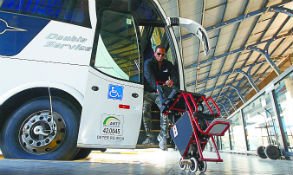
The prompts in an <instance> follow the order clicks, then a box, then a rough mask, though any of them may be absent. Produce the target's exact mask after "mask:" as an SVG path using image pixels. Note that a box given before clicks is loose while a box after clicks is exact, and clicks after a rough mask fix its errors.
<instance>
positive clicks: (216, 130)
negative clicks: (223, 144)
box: [204, 118, 230, 136]
mask: <svg viewBox="0 0 293 175" xmlns="http://www.w3.org/2000/svg"><path fill="white" fill-rule="evenodd" d="M229 126H230V122H229V121H228V120H226V119H224V118H216V119H214V120H213V121H212V122H211V123H210V124H209V126H208V127H207V128H206V130H205V131H204V133H205V134H207V135H215V136H223V135H224V134H225V132H226V131H227V130H228V129H229Z"/></svg>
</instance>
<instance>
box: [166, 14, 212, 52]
mask: <svg viewBox="0 0 293 175" xmlns="http://www.w3.org/2000/svg"><path fill="white" fill-rule="evenodd" d="M169 20H170V24H171V26H180V27H184V28H185V29H187V31H189V32H190V33H191V34H193V35H195V36H196V37H197V38H198V39H199V40H200V42H201V43H202V45H203V48H204V52H205V55H208V53H209V51H210V43H209V37H208V34H207V31H206V30H205V29H204V28H203V27H202V26H201V25H200V24H199V23H197V22H195V21H193V20H191V19H187V18H182V17H171V18H169Z"/></svg>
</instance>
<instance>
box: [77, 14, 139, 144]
mask: <svg viewBox="0 0 293 175" xmlns="http://www.w3.org/2000/svg"><path fill="white" fill-rule="evenodd" d="M137 29H138V28H137V27H136V23H135V20H134V18H133V16H132V15H131V14H128V13H121V12H115V11H111V10H104V11H103V12H102V13H101V16H100V21H99V24H98V26H97V32H96V37H95V42H94V49H93V54H92V60H91V66H90V68H89V72H88V82H87V86H86V93H85V97H84V104H83V109H82V116H81V124H80V130H79V137H78V146H79V147H88V148H135V146H136V143H137V139H138V135H139V131H140V125H141V119H142V104H143V82H142V79H143V78H142V77H143V75H142V57H141V54H140V52H141V51H140V47H139V40H138V36H139V34H138V32H139V31H138V30H137Z"/></svg>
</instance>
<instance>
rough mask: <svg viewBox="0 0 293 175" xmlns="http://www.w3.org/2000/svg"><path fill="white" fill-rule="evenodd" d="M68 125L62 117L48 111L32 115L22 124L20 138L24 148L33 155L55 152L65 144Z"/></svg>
mask: <svg viewBox="0 0 293 175" xmlns="http://www.w3.org/2000/svg"><path fill="white" fill-rule="evenodd" d="M65 128H66V125H65V122H64V120H63V118H62V116H61V115H60V114H58V113H56V112H53V116H52V115H50V112H49V111H48V110H46V111H39V112H36V113H33V114H31V115H30V116H28V117H27V119H26V120H25V121H24V122H23V123H22V125H21V128H20V130H19V134H18V138H19V143H20V145H21V146H22V148H23V149H24V150H25V151H26V152H28V153H33V154H37V155H40V154H47V153H50V152H53V151H54V150H56V149H57V148H59V147H60V145H61V144H62V143H63V141H64V138H65V135H66V129H65Z"/></svg>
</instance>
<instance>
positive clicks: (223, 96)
mask: <svg viewBox="0 0 293 175" xmlns="http://www.w3.org/2000/svg"><path fill="white" fill-rule="evenodd" d="M218 97H219V98H221V97H222V98H225V99H227V100H228V101H229V103H230V105H231V106H232V108H233V109H234V110H235V111H236V108H235V106H234V104H233V103H232V101H231V100H230V98H228V97H226V96H225V95H220V96H218Z"/></svg>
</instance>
